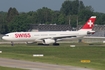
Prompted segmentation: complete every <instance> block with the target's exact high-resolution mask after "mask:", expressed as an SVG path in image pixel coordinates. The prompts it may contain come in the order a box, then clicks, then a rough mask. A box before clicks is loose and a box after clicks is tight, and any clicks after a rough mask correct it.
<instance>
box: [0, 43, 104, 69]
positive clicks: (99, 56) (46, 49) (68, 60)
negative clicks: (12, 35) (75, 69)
mask: <svg viewBox="0 0 105 70" xmlns="http://www.w3.org/2000/svg"><path fill="white" fill-rule="evenodd" d="M0 50H2V51H3V53H2V54H0V57H4V58H13V59H18V60H20V59H21V60H28V61H34V62H44V63H53V64H59V65H73V66H80V67H85V68H93V69H95V70H105V47H104V46H100V45H97V46H95V45H90V46H89V45H88V44H76V47H75V48H71V47H70V46H69V44H61V45H60V46H37V45H31V44H30V45H14V46H10V45H0ZM33 54H44V57H33ZM81 60H90V61H91V62H90V63H81V62H80V61H81Z"/></svg>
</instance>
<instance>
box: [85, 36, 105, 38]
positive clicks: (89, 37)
mask: <svg viewBox="0 0 105 70" xmlns="http://www.w3.org/2000/svg"><path fill="white" fill-rule="evenodd" d="M83 38H85V39H105V37H95V36H94V37H92V36H90V37H89V36H85V37H83Z"/></svg>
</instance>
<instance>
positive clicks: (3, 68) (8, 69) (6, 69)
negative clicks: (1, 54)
mask: <svg viewBox="0 0 105 70" xmlns="http://www.w3.org/2000/svg"><path fill="white" fill-rule="evenodd" d="M0 70H24V69H18V68H9V67H1V66H0Z"/></svg>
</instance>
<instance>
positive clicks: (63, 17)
mask: <svg viewBox="0 0 105 70" xmlns="http://www.w3.org/2000/svg"><path fill="white" fill-rule="evenodd" d="M92 15H95V16H97V20H96V22H95V24H98V25H104V24H105V20H104V19H105V14H104V13H100V12H94V9H93V8H92V7H91V6H85V5H84V3H83V1H79V0H65V1H64V2H63V3H62V6H61V8H60V10H57V11H54V10H51V9H50V8H47V7H42V8H40V9H38V10H36V11H29V12H18V10H17V9H16V8H12V7H10V8H9V10H8V12H3V11H0V33H2V34H5V33H8V32H16V31H27V30H28V29H29V28H30V25H32V24H57V25H71V26H72V27H76V26H77V25H82V24H84V23H85V22H86V21H87V19H88V18H89V17H90V16H92Z"/></svg>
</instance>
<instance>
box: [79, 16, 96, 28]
mask: <svg viewBox="0 0 105 70" xmlns="http://www.w3.org/2000/svg"><path fill="white" fill-rule="evenodd" d="M95 20H96V16H91V17H90V18H89V20H88V21H87V22H86V23H85V25H84V26H83V27H82V28H81V30H85V29H87V30H92V28H93V26H94V22H95Z"/></svg>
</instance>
